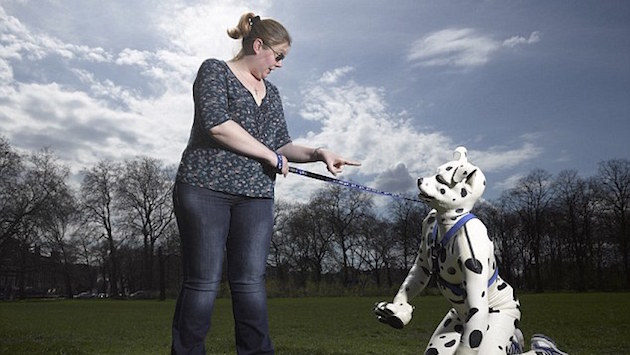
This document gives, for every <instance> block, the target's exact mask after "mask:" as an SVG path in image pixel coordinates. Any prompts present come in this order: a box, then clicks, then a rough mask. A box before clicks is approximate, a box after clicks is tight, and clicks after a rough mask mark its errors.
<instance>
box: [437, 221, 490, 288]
mask: <svg viewBox="0 0 630 355" xmlns="http://www.w3.org/2000/svg"><path fill="white" fill-rule="evenodd" d="M473 218H477V216H475V215H474V214H472V213H468V214H466V215H465V216H464V217H462V218H460V220H459V221H457V223H455V225H454V226H453V227H451V229H449V230H448V231H447V232H446V234H445V235H444V238H442V240H441V241H440V243H439V245H438V243H437V236H438V224H437V222H436V223H435V225H434V227H433V236H432V238H433V247H432V249H431V259H432V260H433V274H434V275H436V276H437V282H439V283H440V284H441V285H442V286H444V287H446V288H448V289H450V290H451V291H452V292H453V293H454V294H456V295H458V296H465V295H466V291H465V290H464V289H463V288H461V287H460V286H459V285H456V284H452V283H450V282H448V281H446V280H444V279H443V278H442V277H441V276H440V273H439V269H438V260H437V258H438V255H437V254H438V251H439V250H440V249H444V248H445V246H446V244H448V242H449V240H451V238H452V237H453V236H454V235H455V233H457V231H459V229H460V228H461V227H463V226H464V225H465V224H466V222H468V221H469V220H471V219H473ZM468 247H469V248H470V252H471V253H472V255H473V258H474V257H475V253H474V252H473V250H472V245H470V241H468ZM498 276H499V268H498V267H497V268H496V269H495V270H494V274H492V277H490V280H488V287H490V286H492V284H493V283H494V281H496V279H497V277H498Z"/></svg>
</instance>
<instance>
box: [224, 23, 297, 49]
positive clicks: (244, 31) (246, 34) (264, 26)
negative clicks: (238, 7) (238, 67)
mask: <svg viewBox="0 0 630 355" xmlns="http://www.w3.org/2000/svg"><path fill="white" fill-rule="evenodd" d="M227 34H228V36H230V37H231V38H234V39H240V38H242V39H243V40H242V44H241V50H240V51H239V52H238V54H237V55H236V56H235V57H234V59H236V60H238V59H241V58H243V57H244V56H245V55H248V54H252V43H254V40H255V39H256V38H260V39H261V40H262V41H263V42H264V43H265V45H267V46H275V45H279V44H283V43H287V44H288V45H289V46H290V45H291V36H290V35H289V32H288V31H287V29H286V28H284V26H282V25H281V24H280V22H278V21H276V20H273V19H264V20H261V19H260V17H259V16H256V15H255V14H254V13H253V12H248V13H245V14H243V15H241V18H240V19H239V21H238V24H237V25H236V27H234V28H231V29H229V30H227Z"/></svg>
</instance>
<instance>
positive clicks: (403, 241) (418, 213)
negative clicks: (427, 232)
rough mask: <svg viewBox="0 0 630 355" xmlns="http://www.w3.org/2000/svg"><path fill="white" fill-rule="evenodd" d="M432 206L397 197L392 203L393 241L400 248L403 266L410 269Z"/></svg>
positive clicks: (390, 211) (390, 209) (390, 212)
mask: <svg viewBox="0 0 630 355" xmlns="http://www.w3.org/2000/svg"><path fill="white" fill-rule="evenodd" d="M429 210H430V208H429V207H428V206H427V205H425V204H421V203H417V202H413V201H409V200H404V199H396V200H394V201H393V203H392V204H391V205H390V208H389V214H390V216H391V217H390V218H391V219H392V224H393V225H392V227H393V232H394V233H393V235H392V236H391V237H392V240H391V242H392V243H395V244H396V246H397V247H399V248H400V250H401V253H402V268H403V269H404V270H409V268H411V264H412V263H413V261H414V260H415V258H416V254H417V253H418V247H419V243H420V233H422V221H423V220H424V217H425V216H426V215H427V214H428V213H429Z"/></svg>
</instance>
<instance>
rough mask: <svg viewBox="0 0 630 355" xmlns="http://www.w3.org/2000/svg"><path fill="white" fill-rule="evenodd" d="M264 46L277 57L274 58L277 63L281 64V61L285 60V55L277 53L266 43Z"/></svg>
mask: <svg viewBox="0 0 630 355" xmlns="http://www.w3.org/2000/svg"><path fill="white" fill-rule="evenodd" d="M261 42H262V41H261ZM262 44H263V46H265V47H267V48H269V49H271V51H272V52H273V54H274V55H275V56H276V57H275V58H274V59H275V60H276V62H279V61H281V60H283V59H284V53H278V52H276V50H275V49H273V48H271V46H268V45H266V44H265V42H262Z"/></svg>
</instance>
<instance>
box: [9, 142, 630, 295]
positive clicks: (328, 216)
mask: <svg viewBox="0 0 630 355" xmlns="http://www.w3.org/2000/svg"><path fill="white" fill-rule="evenodd" d="M174 172H175V167H174V166H168V165H165V164H164V162H163V161H161V160H159V159H155V158H150V157H147V156H138V157H136V158H134V159H129V160H125V161H123V162H115V161H109V160H102V161H99V162H98V163H96V164H95V165H94V166H92V167H91V168H89V169H85V170H83V171H82V172H81V173H80V179H81V181H79V182H77V183H74V184H73V183H71V181H70V179H71V176H70V170H69V168H68V167H67V166H64V165H63V164H61V163H59V162H58V160H57V158H56V156H55V154H54V153H53V152H52V151H50V150H48V149H42V150H40V151H37V152H31V153H28V154H24V153H19V152H18V151H17V150H15V149H14V148H13V147H12V146H11V144H10V142H9V141H8V140H7V139H5V138H3V137H0V293H2V297H0V298H5V299H7V298H25V297H30V296H66V297H72V296H73V295H76V294H78V293H80V292H83V291H87V295H89V296H90V297H91V296H101V297H127V296H129V295H130V294H133V293H134V292H135V291H138V290H142V295H143V296H146V297H161V298H165V297H174V296H175V295H176V294H177V292H178V289H179V285H180V283H181V259H180V247H179V236H178V231H177V228H176V222H175V218H174V214H173V209H172V199H171V192H172V184H173V180H174ZM629 204H630V161H629V160H628V159H614V160H608V161H603V162H600V163H599V167H598V171H597V173H596V175H595V176H592V177H588V178H584V177H581V176H579V175H578V174H577V172H576V171H573V170H566V171H561V172H560V173H558V174H557V175H555V176H553V175H552V174H550V173H548V172H546V171H545V170H541V169H534V170H532V171H530V172H529V174H528V175H526V176H524V177H523V178H521V179H520V180H519V181H518V182H517V183H516V184H515V186H514V187H513V188H510V189H508V190H506V191H504V192H503V193H502V194H501V196H500V197H499V198H497V199H496V200H484V201H481V202H479V203H478V205H477V206H476V207H475V210H474V211H473V212H474V213H475V214H476V215H477V216H478V217H479V218H481V219H482V221H483V222H484V223H485V224H486V226H487V227H488V231H489V234H490V237H491V238H492V239H493V241H494V243H495V250H496V253H497V256H498V260H499V268H500V270H501V275H502V277H503V278H504V279H506V280H508V281H509V282H511V283H512V285H513V286H515V287H516V288H518V289H524V290H532V291H544V290H576V291H585V290H623V289H628V287H629V286H630V270H629V268H630V260H629V255H630V252H629V244H628V243H629V241H630V226H629V224H630V222H629V219H628V213H629ZM428 211H429V208H428V207H427V206H426V205H424V204H422V203H416V202H413V201H409V200H405V199H391V200H390V201H389V202H388V205H387V206H384V207H383V206H376V204H375V201H374V197H373V195H369V194H366V193H363V192H360V191H358V190H354V189H348V188H344V187H342V186H339V185H327V186H325V187H323V188H322V189H320V190H319V191H317V192H316V193H315V194H314V195H313V196H312V197H311V198H310V199H309V200H308V201H307V202H304V203H298V202H292V201H277V202H276V208H275V215H274V216H275V228H274V234H273V238H272V243H271V249H270V253H269V259H268V273H267V274H268V277H267V278H268V285H269V287H268V288H269V293H270V295H272V296H276V295H277V296H301V295H345V294H377V293H379V294H382V293H383V292H390V293H391V292H393V290H395V289H396V288H397V287H398V285H399V284H400V282H401V281H402V279H403V278H404V277H405V275H406V273H407V270H408V269H409V268H410V267H411V265H412V263H413V261H414V259H415V255H416V251H417V250H418V244H419V237H420V229H421V224H422V220H423V218H424V217H425V216H426V214H427V213H428ZM226 290H227V286H225V287H224V291H225V292H226V294H227V291H226Z"/></svg>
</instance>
